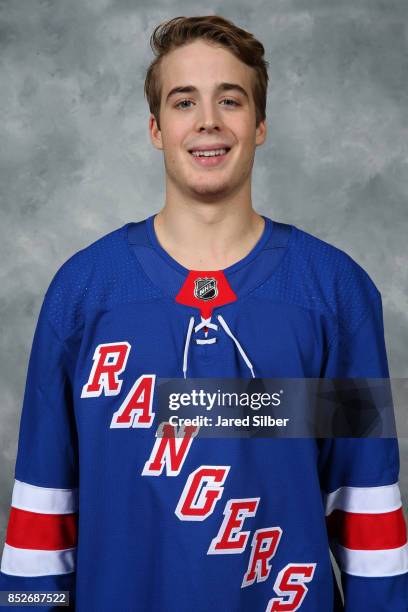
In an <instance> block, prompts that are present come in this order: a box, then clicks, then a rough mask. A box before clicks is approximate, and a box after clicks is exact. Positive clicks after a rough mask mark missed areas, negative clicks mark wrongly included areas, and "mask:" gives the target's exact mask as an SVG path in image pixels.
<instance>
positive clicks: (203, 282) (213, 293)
mask: <svg viewBox="0 0 408 612" xmlns="http://www.w3.org/2000/svg"><path fill="white" fill-rule="evenodd" d="M194 295H195V297H196V298H198V299H199V300H213V299H214V298H215V297H217V295H218V288H217V279H216V278H214V277H208V276H206V277H204V278H196V279H195V281H194Z"/></svg>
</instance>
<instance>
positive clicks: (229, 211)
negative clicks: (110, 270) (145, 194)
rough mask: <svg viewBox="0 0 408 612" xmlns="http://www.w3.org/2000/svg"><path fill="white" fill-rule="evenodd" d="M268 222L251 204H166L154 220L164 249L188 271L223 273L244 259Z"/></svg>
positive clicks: (158, 237) (157, 234)
mask: <svg viewBox="0 0 408 612" xmlns="http://www.w3.org/2000/svg"><path fill="white" fill-rule="evenodd" d="M264 226H265V222H264V220H263V218H262V217H261V215H259V214H258V213H256V212H255V210H254V209H253V208H252V206H251V203H250V201H249V202H248V203H247V205H246V206H240V207H238V209H237V207H231V206H218V204H201V203H200V204H198V205H196V206H190V205H184V206H183V204H182V203H181V204H178V205H169V204H168V203H166V204H165V206H164V207H163V209H162V210H161V211H160V212H159V213H158V214H157V215H156V216H155V220H154V229H155V232H156V236H157V239H158V241H159V242H160V244H161V246H162V247H163V248H164V250H165V251H167V252H168V253H169V255H170V256H171V257H173V259H175V260H176V261H178V263H180V264H181V265H182V266H184V267H185V268H187V269H189V270H222V269H224V268H227V267H229V266H231V265H232V264H234V263H236V262H237V261H239V260H240V259H242V258H243V257H245V256H246V255H247V254H248V253H249V252H250V251H251V250H252V248H253V247H254V246H255V244H256V243H257V242H258V240H259V238H260V237H261V235H262V232H263V230H264Z"/></svg>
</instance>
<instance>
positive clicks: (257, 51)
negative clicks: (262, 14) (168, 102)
mask: <svg viewBox="0 0 408 612" xmlns="http://www.w3.org/2000/svg"><path fill="white" fill-rule="evenodd" d="M198 38H203V39H205V40H208V41H209V42H212V43H215V44H219V45H222V46H224V47H226V48H227V49H228V50H229V51H230V52H231V53H233V55H235V57H237V58H238V59H239V60H241V61H242V62H244V64H246V65H247V66H250V67H251V68H253V69H254V71H255V77H256V78H254V79H253V88H252V93H253V97H254V102H255V108H256V127H258V125H259V123H260V121H263V120H264V119H265V117H266V112H265V108H266V94H267V88H268V71H267V70H268V66H269V63H268V62H267V61H266V60H264V59H263V56H264V53H265V49H264V46H263V45H262V43H261V42H259V40H257V39H256V38H255V37H254V36H253V34H251V33H250V32H247V31H246V30H243V29H241V28H239V27H237V26H236V25H234V24H233V23H232V22H231V21H229V20H228V19H224V17H220V16H219V15H204V16H201V17H174V18H173V19H170V20H169V21H166V22H163V23H161V24H159V25H158V26H156V28H155V29H154V31H153V34H152V35H151V37H150V46H151V48H152V50H153V53H154V55H155V56H156V59H154V60H153V62H152V63H151V64H150V66H149V68H148V69H147V72H146V79H145V86H144V93H145V97H146V98H147V102H148V104H149V109H150V112H151V113H152V115H154V117H155V119H156V122H157V126H158V128H159V129H160V123H159V112H160V102H161V93H162V84H161V79H160V63H161V60H162V58H163V57H164V56H165V55H166V54H167V53H169V52H170V51H172V50H173V49H175V48H177V47H181V46H183V45H185V44H187V43H189V42H192V41H193V40H196V39H198Z"/></svg>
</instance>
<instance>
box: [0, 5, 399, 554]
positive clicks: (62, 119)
mask: <svg viewBox="0 0 408 612" xmlns="http://www.w3.org/2000/svg"><path fill="white" fill-rule="evenodd" d="M248 4H250V7H249V6H248ZM0 11H1V15H0V17H1V23H0V71H1V74H0V84H1V86H0V111H1V124H0V130H1V132H0V142H1V147H0V160H1V163H0V197H1V209H0V214H1V225H0V233H1V235H0V255H1V284H0V308H1V332H2V333H1V353H0V359H1V374H0V376H1V389H2V403H1V406H0V465H1V468H0V546H1V549H0V550H2V548H3V541H4V532H5V527H6V522H7V519H8V512H9V504H10V501H11V491H12V484H13V476H14V463H15V457H16V449H17V434H18V424H19V418H20V411H21V403H22V396H23V391H24V384H25V377H26V368H27V362H28V356H29V350H30V347H31V342H32V338H33V333H34V327H35V324H36V321H37V317H38V313H39V309H40V305H41V302H42V299H43V296H44V293H45V291H46V289H47V287H48V284H49V282H50V280H51V278H52V276H53V275H54V273H55V272H56V270H57V269H58V267H59V266H60V265H61V264H62V263H63V262H64V261H65V260H66V259H67V258H68V257H69V256H70V255H72V254H73V253H74V252H76V251H77V250H78V249H80V248H82V247H84V246H86V245H87V244H89V243H90V242H92V241H94V240H96V239H97V238H99V237H100V236H102V235H103V234H105V233H107V232H109V231H111V230H113V229H115V228H117V227H119V226H121V225H123V224H124V223H126V222H128V221H137V220H140V219H142V218H144V217H146V216H148V215H150V214H152V213H153V212H155V211H158V210H159V209H160V208H161V206H162V204H163V202H164V191H163V190H164V169H163V162H162V153H161V152H159V151H157V150H156V149H154V148H153V146H152V145H151V144H150V140H149V136H148V127H147V126H148V116H149V115H148V107H147V104H146V102H145V100H144V98H143V83H144V74H145V70H146V67H147V66H148V63H149V62H150V61H151V59H152V54H151V51H150V47H149V36H150V34H151V32H152V30H153V28H154V27H155V26H156V25H157V24H158V23H160V22H161V21H163V20H165V19H168V18H171V17H175V16H177V15H200V14H211V13H216V14H217V13H218V14H220V15H222V16H224V17H227V18H229V19H232V20H233V21H234V22H235V23H237V25H240V26H242V27H244V28H245V29H248V30H249V31H251V32H253V33H254V34H255V36H257V37H258V38H259V39H260V40H261V41H262V42H263V43H264V45H265V48H266V59H267V60H268V61H269V62H270V70H269V76H270V85H269V95H268V106H267V118H268V127H269V133H268V138H267V142H266V143H265V145H264V146H263V147H261V148H258V150H257V153H256V162H255V169H254V174H253V205H254V208H255V209H256V210H257V211H258V212H259V213H264V214H267V215H269V216H270V217H272V218H273V219H276V220H278V221H283V222H287V223H294V224H295V225H297V226H298V227H299V228H302V229H305V230H306V231H309V232H311V233H313V234H314V235H316V236H318V237H320V238H322V239H323V240H326V241H328V242H330V243H332V244H334V245H336V246H338V247H340V248H341V249H343V250H345V251H346V252H347V253H349V254H350V255H351V256H352V257H353V258H354V259H355V260H356V261H357V262H358V263H360V264H361V265H362V266H363V267H364V268H365V269H366V270H367V272H368V273H369V274H370V276H371V278H372V279H373V280H374V282H375V283H376V285H377V287H378V288H379V290H380V291H381V294H382V297H383V306H384V318H385V333H386V342H387V348H388V355H389V364H390V370H391V375H392V376H393V377H407V376H408V359H407V353H408V297H407V295H408V294H407V286H408V247H407V237H406V235H407V229H408V223H407V221H408V208H407V192H408V181H407V164H408V145H407V142H408V140H407V137H408V129H407V126H408V116H407V115H408V112H407V109H408V54H407V39H408V3H407V2H406V0H361V1H358V0H352V1H350V0H342V1H341V2H331V1H330V0H303V1H302V2H300V1H296V0H252V1H251V2H250V3H248V0H223V1H222V2H218V3H208V2H206V3H202V4H201V5H200V4H199V3H197V4H195V5H194V10H193V11H192V4H191V1H188V2H187V1H186V2H182V1H177V2H173V3H171V2H169V1H168V0H149V2H135V1H131V0H116V1H113V0H112V1H109V0H70V1H69V2H62V1H60V2H58V1H55V0H53V1H51V0H18V2H12V0H9V1H7V0H0ZM400 450H401V479H400V482H401V490H402V494H403V499H404V506H405V509H406V508H407V505H408V439H401V440H400Z"/></svg>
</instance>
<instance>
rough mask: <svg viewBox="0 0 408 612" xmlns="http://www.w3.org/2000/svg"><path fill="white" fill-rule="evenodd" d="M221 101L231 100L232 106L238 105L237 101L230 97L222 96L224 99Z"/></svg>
mask: <svg viewBox="0 0 408 612" xmlns="http://www.w3.org/2000/svg"><path fill="white" fill-rule="evenodd" d="M222 102H232V104H233V105H234V106H239V104H238V102H236V101H235V100H233V99H232V98H224V100H222ZM227 106H230V104H227Z"/></svg>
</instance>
